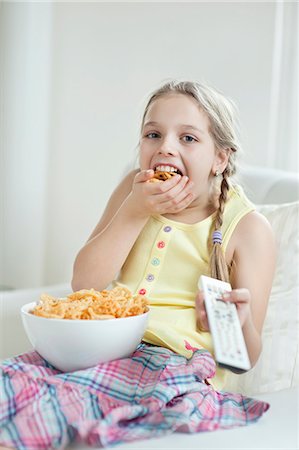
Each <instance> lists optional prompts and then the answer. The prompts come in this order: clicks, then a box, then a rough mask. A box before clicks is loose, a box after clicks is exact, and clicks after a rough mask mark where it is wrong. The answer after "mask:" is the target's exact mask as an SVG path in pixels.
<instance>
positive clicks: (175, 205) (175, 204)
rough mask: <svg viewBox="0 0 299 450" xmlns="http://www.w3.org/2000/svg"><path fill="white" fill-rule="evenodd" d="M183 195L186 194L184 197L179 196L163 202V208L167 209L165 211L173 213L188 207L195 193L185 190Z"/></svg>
mask: <svg viewBox="0 0 299 450" xmlns="http://www.w3.org/2000/svg"><path fill="white" fill-rule="evenodd" d="M183 195H184V197H183V198H182V199H180V197H177V198H175V199H173V200H170V201H168V202H165V203H162V204H161V210H165V212H168V213H171V212H172V213H177V212H179V211H182V210H183V209H185V208H187V206H188V205H190V203H192V202H193V200H194V195H193V193H192V192H190V193H187V194H186V193H185V192H184V194H183Z"/></svg>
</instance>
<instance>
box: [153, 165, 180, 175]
mask: <svg viewBox="0 0 299 450" xmlns="http://www.w3.org/2000/svg"><path fill="white" fill-rule="evenodd" d="M154 171H155V172H170V173H177V174H179V175H181V176H183V174H182V172H181V171H180V170H179V169H178V168H177V167H173V166H156V167H155V168H154Z"/></svg>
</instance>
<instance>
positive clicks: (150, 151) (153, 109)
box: [140, 93, 228, 198]
mask: <svg viewBox="0 0 299 450" xmlns="http://www.w3.org/2000/svg"><path fill="white" fill-rule="evenodd" d="M209 125H210V123H209V119H208V117H207V115H206V114H205V113H204V112H203V111H202V110H201V109H200V108H199V106H198V104H197V102H196V101H195V99H193V98H192V97H190V96H188V95H184V94H175V93H174V94H172V93H171V94H167V95H165V96H163V97H160V98H158V99H157V100H155V101H154V102H153V103H152V104H151V105H150V107H149V110H148V112H147V115H146V117H145V120H144V126H143V129H142V133H141V139H140V169H141V170H145V169H154V170H155V169H156V167H159V166H164V167H166V168H167V170H170V167H174V168H176V169H177V170H178V171H179V173H181V174H182V175H187V176H188V177H189V178H190V180H191V181H193V183H194V188H193V191H194V193H195V197H197V198H198V197H201V196H202V195H203V194H204V193H208V192H209V187H210V184H211V180H212V179H213V177H214V174H215V171H216V170H219V171H220V172H223V170H224V168H225V167H226V164H227V159H228V153H227V152H226V151H216V148H215V144H214V141H213V139H212V136H211V135H210V132H209ZM167 166H168V167H167ZM162 170H163V169H162ZM164 170H165V169H164Z"/></svg>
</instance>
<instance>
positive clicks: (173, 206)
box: [129, 170, 194, 216]
mask: <svg viewBox="0 0 299 450" xmlns="http://www.w3.org/2000/svg"><path fill="white" fill-rule="evenodd" d="M153 177H154V171H153V170H142V171H141V172H138V173H137V175H136V176H135V178H134V181H133V186H132V191H131V193H130V195H129V197H130V201H131V202H130V203H131V205H132V206H131V208H133V209H134V212H135V213H136V214H138V215H141V216H150V215H152V214H166V213H177V212H179V211H182V210H183V209H185V208H186V207H187V206H188V205H190V203H191V202H192V201H193V199H194V195H193V193H192V192H191V189H192V187H193V182H192V181H190V180H189V178H188V177H185V176H184V177H181V176H180V175H174V176H173V177H171V178H169V179H168V180H166V181H163V182H160V183H159V182H158V183H149V180H150V179H151V178H153Z"/></svg>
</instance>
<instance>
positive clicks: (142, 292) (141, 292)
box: [138, 289, 146, 295]
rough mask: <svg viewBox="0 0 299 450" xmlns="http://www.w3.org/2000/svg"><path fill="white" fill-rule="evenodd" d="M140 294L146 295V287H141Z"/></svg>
mask: <svg viewBox="0 0 299 450" xmlns="http://www.w3.org/2000/svg"><path fill="white" fill-rule="evenodd" d="M138 294H140V295H145V294H146V289H140V291H139V292H138Z"/></svg>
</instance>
